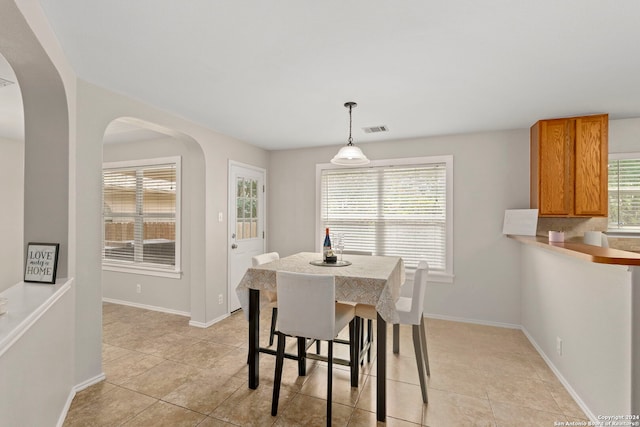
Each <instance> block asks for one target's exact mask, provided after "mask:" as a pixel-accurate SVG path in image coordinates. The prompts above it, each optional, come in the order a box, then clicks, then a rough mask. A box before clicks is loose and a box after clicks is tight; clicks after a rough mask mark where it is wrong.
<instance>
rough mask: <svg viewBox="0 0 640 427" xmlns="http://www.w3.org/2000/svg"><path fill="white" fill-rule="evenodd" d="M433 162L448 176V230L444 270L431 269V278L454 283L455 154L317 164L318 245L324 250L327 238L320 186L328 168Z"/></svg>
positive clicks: (409, 277) (427, 163) (410, 271)
mask: <svg viewBox="0 0 640 427" xmlns="http://www.w3.org/2000/svg"><path fill="white" fill-rule="evenodd" d="M434 163H441V164H442V163H444V164H445V170H446V172H445V174H446V175H445V176H446V197H447V204H446V206H447V207H446V213H445V218H446V219H445V220H446V226H445V230H446V231H445V233H446V239H445V242H446V248H445V265H446V267H445V270H444V272H439V271H438V272H433V271H430V272H429V280H431V281H434V282H441V283H453V278H454V274H453V155H444V156H428V157H409V158H400V159H384V160H372V161H371V162H370V163H369V164H367V165H364V166H339V165H334V164H332V163H318V164H316V206H315V216H316V221H315V229H316V233H315V235H316V237H315V247H316V249H317V250H318V251H319V252H321V251H322V242H323V240H324V232H323V229H322V227H321V224H322V218H321V213H320V209H321V206H322V200H321V193H322V190H321V185H322V171H323V170H328V169H367V168H374V167H393V166H416V167H417V166H424V165H429V164H434ZM413 273H414V271H413V270H412V269H408V270H407V280H413Z"/></svg>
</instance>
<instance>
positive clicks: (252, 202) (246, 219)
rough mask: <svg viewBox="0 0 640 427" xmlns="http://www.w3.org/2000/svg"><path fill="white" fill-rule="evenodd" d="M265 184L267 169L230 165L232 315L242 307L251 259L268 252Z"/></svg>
mask: <svg viewBox="0 0 640 427" xmlns="http://www.w3.org/2000/svg"><path fill="white" fill-rule="evenodd" d="M264 181H265V171H264V169H260V168H255V167H252V166H249V165H243V164H241V163H237V162H233V161H230V162H229V214H228V219H229V222H228V225H229V232H228V240H229V241H228V254H229V256H228V261H229V265H228V267H229V268H228V272H229V274H228V278H229V282H228V287H229V291H228V293H227V294H228V295H229V298H228V300H229V301H228V309H229V312H232V311H234V310H237V309H239V308H240V301H239V300H238V296H237V295H236V286H238V283H240V279H242V276H244V273H245V272H246V271H247V268H249V267H250V266H251V257H253V256H255V255H259V254H261V253H264V251H265V239H264V223H265V220H264V219H265V212H264V194H265V187H264Z"/></svg>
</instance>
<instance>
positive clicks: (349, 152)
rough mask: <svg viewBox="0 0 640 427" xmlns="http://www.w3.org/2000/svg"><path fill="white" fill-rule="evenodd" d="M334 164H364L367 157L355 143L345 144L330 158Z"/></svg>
mask: <svg viewBox="0 0 640 427" xmlns="http://www.w3.org/2000/svg"><path fill="white" fill-rule="evenodd" d="M331 163H333V164H334V165H347V166H348V165H366V164H367V163H369V159H367V156H365V155H364V153H363V152H362V150H361V149H360V148H358V147H356V146H355V145H345V146H344V147H342V148H341V149H340V151H338V154H336V155H335V157H334V158H333V159H331Z"/></svg>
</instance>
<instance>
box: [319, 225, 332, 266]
mask: <svg viewBox="0 0 640 427" xmlns="http://www.w3.org/2000/svg"><path fill="white" fill-rule="evenodd" d="M331 255H333V254H332V253H331V238H330V237H329V228H326V229H325V235H324V243H323V244H322V260H323V261H324V262H327V257H330V256H331Z"/></svg>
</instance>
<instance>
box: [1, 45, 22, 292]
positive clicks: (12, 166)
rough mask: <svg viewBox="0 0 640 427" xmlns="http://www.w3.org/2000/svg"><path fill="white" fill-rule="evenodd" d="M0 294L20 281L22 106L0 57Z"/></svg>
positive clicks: (13, 79)
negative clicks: (0, 207)
mask: <svg viewBox="0 0 640 427" xmlns="http://www.w3.org/2000/svg"><path fill="white" fill-rule="evenodd" d="M0 182H2V183H3V185H2V186H1V187H0V200H2V206H3V208H2V209H0V236H2V245H0V291H3V290H4V289H7V288H9V287H11V286H13V285H15V284H16V283H18V282H20V281H21V280H22V277H23V276H22V274H23V273H22V262H23V253H22V248H23V241H24V224H23V223H24V107H23V105H22V95H21V94H20V86H19V85H18V80H17V78H16V75H15V73H14V71H13V68H11V65H9V63H8V62H7V61H6V59H5V58H4V56H3V55H2V54H0Z"/></svg>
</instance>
